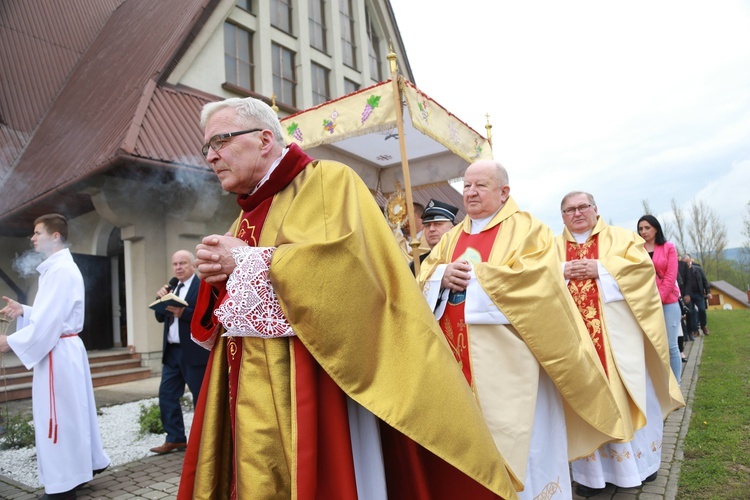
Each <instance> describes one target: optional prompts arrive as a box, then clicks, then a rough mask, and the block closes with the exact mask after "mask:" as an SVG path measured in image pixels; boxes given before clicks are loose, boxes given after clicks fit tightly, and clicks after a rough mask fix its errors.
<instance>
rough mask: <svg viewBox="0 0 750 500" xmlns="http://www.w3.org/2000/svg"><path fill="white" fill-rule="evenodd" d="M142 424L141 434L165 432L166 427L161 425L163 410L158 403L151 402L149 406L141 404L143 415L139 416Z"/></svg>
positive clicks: (139, 421)
mask: <svg viewBox="0 0 750 500" xmlns="http://www.w3.org/2000/svg"><path fill="white" fill-rule="evenodd" d="M138 423H139V424H140V426H141V430H140V432H139V436H140V437H143V436H145V435H146V434H163V433H164V427H162V426H161V411H159V405H158V404H157V403H151V404H150V405H149V406H146V405H144V404H141V415H140V417H139V418H138Z"/></svg>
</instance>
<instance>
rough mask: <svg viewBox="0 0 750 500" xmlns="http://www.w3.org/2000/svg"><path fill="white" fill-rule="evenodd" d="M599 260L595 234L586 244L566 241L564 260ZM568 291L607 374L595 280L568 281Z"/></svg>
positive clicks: (596, 235)
mask: <svg viewBox="0 0 750 500" xmlns="http://www.w3.org/2000/svg"><path fill="white" fill-rule="evenodd" d="M598 258H599V235H598V234H595V235H594V236H592V237H591V238H589V239H588V240H587V241H586V243H583V244H578V243H575V242H572V241H567V242H566V244H565V260H566V261H570V260H578V259H598ZM568 290H569V291H570V295H572V296H573V301H574V302H575V303H576V307H578V312H580V313H581V317H582V318H583V322H584V323H585V324H586V329H587V330H588V332H589V337H591V341H592V342H593V343H594V348H595V349H596V353H597V354H598V355H599V360H600V361H601V362H602V367H604V373H607V357H606V355H605V352H604V335H603V334H602V312H601V310H600V307H599V287H598V286H597V284H596V280H595V279H590V278H589V279H585V280H579V279H571V280H570V281H568Z"/></svg>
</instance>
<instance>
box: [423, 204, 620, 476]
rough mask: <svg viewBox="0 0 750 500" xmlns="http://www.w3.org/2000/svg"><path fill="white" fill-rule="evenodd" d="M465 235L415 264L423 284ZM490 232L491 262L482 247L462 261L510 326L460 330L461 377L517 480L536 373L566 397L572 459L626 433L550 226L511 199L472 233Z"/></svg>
mask: <svg viewBox="0 0 750 500" xmlns="http://www.w3.org/2000/svg"><path fill="white" fill-rule="evenodd" d="M470 231H471V220H470V219H469V218H468V217H467V218H466V219H464V221H463V223H461V224H459V225H457V226H456V227H454V228H453V229H451V230H450V231H449V232H448V233H447V234H446V235H445V236H444V237H443V238H442V239H441V240H440V242H439V243H438V244H437V246H435V248H433V249H432V252H430V255H429V256H428V257H427V258H426V259H425V261H424V263H423V265H422V269H421V272H420V275H419V279H418V281H419V283H420V286H422V287H424V286H425V282H426V281H428V280H429V278H430V276H431V275H432V274H433V273H434V272H435V271H436V269H437V267H438V266H439V265H441V264H448V263H450V262H453V261H454V260H455V259H456V258H458V257H460V255H459V254H462V253H463V252H457V251H456V248H457V245H459V243H460V242H461V240H462V238H465V237H466V235H468V234H469V233H470ZM488 232H496V236H495V238H494V241H493V242H492V246H491V249H490V251H489V255H488V256H487V255H485V253H484V252H483V251H481V250H480V251H478V253H477V252H475V255H474V256H473V258H467V260H469V262H471V263H472V266H473V268H474V272H475V273H476V277H477V280H478V282H479V284H480V285H481V287H482V289H484V291H485V292H486V293H487V295H488V296H489V297H490V299H491V300H492V301H493V303H494V304H495V306H497V308H498V309H499V310H500V311H501V312H502V313H503V314H504V315H505V317H506V318H507V319H508V321H509V322H510V325H502V324H492V325H481V324H470V325H463V328H465V336H466V344H467V345H468V357H469V359H470V365H471V366H470V374H469V376H468V377H467V379H469V380H471V381H472V389H473V391H474V392H475V395H476V397H477V399H478V401H479V404H480V406H481V408H482V412H483V414H484V416H485V419H486V420H487V421H488V423H489V426H490V431H491V432H492V434H493V437H494V439H495V443H496V445H497V446H498V448H499V450H500V452H501V453H502V455H503V457H504V458H505V459H506V460H507V461H508V464H509V465H510V467H511V469H512V470H513V472H514V473H515V474H516V475H520V476H521V477H523V474H524V471H525V470H526V461H527V460H528V454H529V443H530V439H531V427H532V423H533V418H534V411H535V405H536V394H537V384H538V382H539V370H540V369H542V370H544V371H545V372H546V373H547V374H548V375H549V378H550V379H551V380H552V382H553V383H554V385H555V387H556V388H557V390H558V391H559V392H560V394H561V396H562V399H563V407H564V410H565V420H566V427H567V435H568V456H569V459H570V460H573V459H576V458H580V457H582V456H585V455H587V454H589V453H591V452H592V451H593V450H595V449H596V448H598V447H599V446H600V445H601V444H602V443H605V442H609V441H612V440H618V439H622V438H624V437H625V433H624V430H623V426H622V418H621V415H620V412H619V410H618V408H617V405H616V404H615V400H614V398H613V396H612V393H611V392H610V390H609V385H608V383H607V379H606V376H605V374H604V371H603V369H602V366H601V363H600V362H599V360H598V357H597V354H596V352H595V350H594V348H593V346H592V344H591V342H588V341H587V342H582V340H583V338H584V337H583V336H585V335H586V334H585V333H582V332H585V331H586V330H585V326H584V325H583V323H582V321H581V319H580V317H579V316H578V314H577V312H576V311H575V304H573V301H572V299H571V297H570V293H568V290H567V289H566V288H565V282H564V279H563V277H562V273H561V271H560V263H559V262H558V260H557V254H556V252H555V247H554V239H553V236H552V234H551V231H550V230H549V228H547V226H545V225H543V224H542V223H540V222H539V221H537V220H536V219H534V218H533V217H532V216H531V215H530V214H528V213H526V212H521V211H520V210H519V208H518V206H517V205H516V203H515V201H514V200H513V198H509V199H508V201H507V202H506V203H505V205H504V206H503V207H502V208H501V209H500V211H499V212H498V213H497V214H496V215H495V216H494V217H493V218H492V220H491V221H490V222H489V224H487V226H486V227H485V228H484V229H483V230H482V231H481V232H480V233H479V234H480V235H481V234H482V233H488ZM474 236H476V235H474ZM480 246H481V245H480ZM431 285H433V286H434V284H431ZM448 307H450V305H449V306H446V311H447V310H448ZM586 337H587V336H586ZM463 368H464V371H466V366H463Z"/></svg>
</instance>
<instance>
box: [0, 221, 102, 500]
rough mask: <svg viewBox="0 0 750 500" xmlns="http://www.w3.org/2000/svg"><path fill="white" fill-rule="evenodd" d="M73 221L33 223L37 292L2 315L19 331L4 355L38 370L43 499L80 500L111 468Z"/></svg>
mask: <svg viewBox="0 0 750 500" xmlns="http://www.w3.org/2000/svg"><path fill="white" fill-rule="evenodd" d="M67 237H68V221H67V220H66V219H65V217H63V216H62V215H59V214H48V215H43V216H41V217H39V218H38V219H37V220H36V221H34V235H33V236H32V237H31V242H32V244H33V245H34V249H35V250H36V251H37V252H39V253H41V254H42V255H43V256H44V258H45V260H44V262H42V263H41V264H40V265H39V267H37V271H39V275H40V276H39V290H38V291H37V294H36V298H35V299H34V305H33V306H31V307H29V306H27V305H22V304H19V303H18V302H16V301H15V300H11V299H10V298H8V297H3V300H4V301H5V302H6V306H5V307H4V308H3V309H2V310H0V313H3V314H5V315H6V316H8V317H9V318H10V319H11V320H13V319H18V325H17V326H18V331H16V333H14V334H13V335H10V336H5V335H1V336H0V351H2V352H7V351H8V350H13V352H14V353H15V354H16V356H18V359H20V360H21V362H22V363H23V364H24V366H26V368H29V369H31V368H33V369H34V382H33V386H32V393H31V394H32V405H33V413H34V429H35V432H36V452H37V453H36V455H37V465H38V467H39V482H40V483H41V484H42V485H44V490H45V492H46V495H45V496H44V497H42V498H45V497H46V498H53V499H61V498H66V499H67V498H75V489H76V487H77V486H79V485H81V484H83V483H86V482H88V481H90V480H91V479H92V478H93V476H94V474H95V473H98V472H101V471H102V470H104V469H106V468H107V467H108V466H109V464H110V460H109V457H108V456H107V454H106V453H105V452H104V448H103V447H102V441H101V437H100V435H99V425H98V423H97V420H96V404H95V402H94V389H93V385H92V383H91V372H90V370H89V362H88V358H87V357H86V348H85V347H84V345H83V342H82V341H81V339H80V338H79V337H78V334H79V333H80V331H81V329H82V328H83V317H84V316H83V315H84V287H83V277H82V276H81V271H80V270H79V269H78V266H76V264H75V262H73V257H72V255H71V254H70V250H68V248H67V245H66V240H67Z"/></svg>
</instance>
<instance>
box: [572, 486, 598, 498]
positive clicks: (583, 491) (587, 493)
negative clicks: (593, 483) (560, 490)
mask: <svg viewBox="0 0 750 500" xmlns="http://www.w3.org/2000/svg"><path fill="white" fill-rule="evenodd" d="M599 493H604V488H589V487H588V486H584V485H582V484H578V485H576V495H578V496H579V497H586V498H588V497H593V496H594V495H598V494H599Z"/></svg>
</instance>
